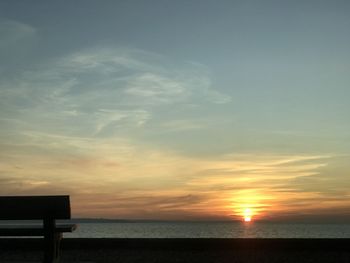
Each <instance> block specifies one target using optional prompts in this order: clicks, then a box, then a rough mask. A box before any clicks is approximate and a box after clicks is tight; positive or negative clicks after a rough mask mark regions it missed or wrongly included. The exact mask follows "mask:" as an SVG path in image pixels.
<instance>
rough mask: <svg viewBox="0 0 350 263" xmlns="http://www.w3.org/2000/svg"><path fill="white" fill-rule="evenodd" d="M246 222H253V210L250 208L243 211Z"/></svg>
mask: <svg viewBox="0 0 350 263" xmlns="http://www.w3.org/2000/svg"><path fill="white" fill-rule="evenodd" d="M243 217H244V222H250V221H252V210H251V209H250V208H245V209H244V211H243Z"/></svg>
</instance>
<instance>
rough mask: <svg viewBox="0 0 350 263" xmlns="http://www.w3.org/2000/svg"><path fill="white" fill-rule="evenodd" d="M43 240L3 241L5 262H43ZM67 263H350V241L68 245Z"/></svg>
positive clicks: (72, 242)
mask: <svg viewBox="0 0 350 263" xmlns="http://www.w3.org/2000/svg"><path fill="white" fill-rule="evenodd" d="M41 246H42V240H40V239H5V238H3V239H0V262H40V260H41V258H42V250H41ZM61 262H62V263H65V262H95V263H100V262H101V263H109V262H118V263H123V262H130V263H131V262H142V263H147V262H166V263H168V262H169V263H172V262H188V263H196V262H201V263H205V262H230V263H234V262H254V263H255V262H259V263H264V262H269V263H273V262H297V263H299V262H300V263H302V262H337V263H343V262H344V263H345V262H346V263H350V239H110V238H106V239H90V238H88V239H86V238H84V239H64V240H63V242H62V249H61Z"/></svg>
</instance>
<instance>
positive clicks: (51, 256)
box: [43, 233, 62, 263]
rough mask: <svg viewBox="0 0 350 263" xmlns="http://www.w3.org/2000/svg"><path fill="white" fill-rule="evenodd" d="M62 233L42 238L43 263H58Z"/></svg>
mask: <svg viewBox="0 0 350 263" xmlns="http://www.w3.org/2000/svg"><path fill="white" fill-rule="evenodd" d="M61 239H62V233H52V234H49V235H46V236H45V237H44V242H45V244H44V246H45V252H44V253H45V254H44V261H43V262H44V263H58V262H59V256H60V255H59V252H60V243H61Z"/></svg>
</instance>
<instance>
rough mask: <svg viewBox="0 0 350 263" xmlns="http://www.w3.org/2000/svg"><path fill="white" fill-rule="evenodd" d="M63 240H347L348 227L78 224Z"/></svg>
mask: <svg viewBox="0 0 350 263" xmlns="http://www.w3.org/2000/svg"><path fill="white" fill-rule="evenodd" d="M64 236H65V237H66V238H350V223H349V224H302V223H297V224H291V223H262V222H249V223H243V222H242V223H240V222H113V223H78V228H77V230H76V231H74V232H73V233H65V234H64Z"/></svg>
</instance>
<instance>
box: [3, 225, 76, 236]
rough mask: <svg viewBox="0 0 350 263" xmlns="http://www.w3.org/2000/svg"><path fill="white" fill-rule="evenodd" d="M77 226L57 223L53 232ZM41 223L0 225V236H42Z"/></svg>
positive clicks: (65, 230) (68, 230)
mask: <svg viewBox="0 0 350 263" xmlns="http://www.w3.org/2000/svg"><path fill="white" fill-rule="evenodd" d="M76 228H77V225H76V224H57V225H56V228H55V232H58V233H64V232H73V231H74V230H75V229H76ZM43 235H44V228H43V226H42V225H33V224H31V225H9V224H8V225H0V236H43Z"/></svg>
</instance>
